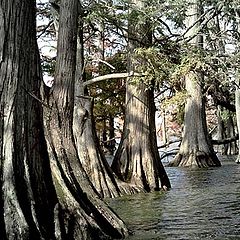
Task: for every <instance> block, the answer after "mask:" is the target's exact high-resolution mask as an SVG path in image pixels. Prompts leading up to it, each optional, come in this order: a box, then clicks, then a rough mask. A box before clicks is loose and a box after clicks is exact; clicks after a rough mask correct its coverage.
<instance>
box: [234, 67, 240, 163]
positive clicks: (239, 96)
mask: <svg viewBox="0 0 240 240" xmlns="http://www.w3.org/2000/svg"><path fill="white" fill-rule="evenodd" d="M239 79H240V76H239V71H237V76H236V90H235V107H236V119H237V129H238V156H237V159H236V163H240V140H239V133H240V88H239V82H240V81H239Z"/></svg>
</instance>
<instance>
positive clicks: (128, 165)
mask: <svg viewBox="0 0 240 240" xmlns="http://www.w3.org/2000/svg"><path fill="white" fill-rule="evenodd" d="M132 3H133V4H135V5H136V6H137V7H139V8H140V9H141V8H144V4H143V2H142V1H135V0H134V1H132ZM129 38H130V39H135V41H130V48H129V50H130V54H132V53H133V50H134V49H135V48H137V47H149V46H151V30H150V28H149V26H148V25H147V24H144V25H143V24H139V22H138V21H136V19H134V17H132V19H131V20H130V22H129ZM141 41H142V43H141V44H139V42H141ZM131 57H132V56H131V55H130V58H129V62H130V65H129V72H132V71H133V72H134V71H135V69H137V66H133V59H131ZM135 60H136V59H135ZM136 62H137V60H136ZM140 64H144V63H140ZM131 80H132V79H131V78H128V80H127V85H126V112H125V122H124V129H123V136H122V140H121V143H120V146H119V148H118V150H117V152H116V155H115V157H114V160H113V163H112V169H113V171H114V172H115V173H116V175H117V176H118V177H119V178H120V179H122V180H123V181H127V182H129V183H131V184H134V185H136V186H137V187H138V188H140V189H142V190H143V191H151V190H153V189H154V190H159V189H160V188H161V187H162V188H164V189H166V188H170V182H169V179H168V177H167V174H166V172H165V169H164V167H163V165H162V163H161V160H160V157H159V153H158V150H157V140H156V128H155V104H154V95H153V88H152V87H151V88H149V89H146V88H147V86H146V84H144V83H143V82H142V80H141V79H139V83H135V84H134V83H132V82H131Z"/></svg>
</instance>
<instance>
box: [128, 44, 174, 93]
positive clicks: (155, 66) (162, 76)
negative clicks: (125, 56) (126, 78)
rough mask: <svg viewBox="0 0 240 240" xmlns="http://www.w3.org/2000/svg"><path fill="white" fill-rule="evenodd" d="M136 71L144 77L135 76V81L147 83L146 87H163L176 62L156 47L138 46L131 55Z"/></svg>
mask: <svg viewBox="0 0 240 240" xmlns="http://www.w3.org/2000/svg"><path fill="white" fill-rule="evenodd" d="M131 59H132V65H133V67H134V71H135V72H138V73H140V74H142V75H143V76H142V77H134V78H133V82H135V83H137V82H139V81H141V82H144V84H146V88H151V87H153V86H158V88H159V87H161V86H162V84H163V83H164V82H168V80H169V79H170V76H171V72H172V71H173V67H174V66H175V63H174V62H173V61H172V56H171V55H168V54H166V53H165V52H164V51H161V49H159V48H156V47H150V48H137V49H135V50H134V53H133V54H132V55H131Z"/></svg>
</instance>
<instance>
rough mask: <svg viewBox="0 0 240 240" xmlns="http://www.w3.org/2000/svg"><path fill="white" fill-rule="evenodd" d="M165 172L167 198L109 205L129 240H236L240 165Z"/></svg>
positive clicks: (135, 198)
mask: <svg viewBox="0 0 240 240" xmlns="http://www.w3.org/2000/svg"><path fill="white" fill-rule="evenodd" d="M166 171H167V172H168V176H169V178H170V180H171V184H172V189H171V190H170V191H169V192H167V193H151V194H137V195H134V196H127V197H123V198H118V199H113V200H111V202H110V205H111V206H112V207H113V208H114V209H115V211H116V212H117V213H118V214H119V215H120V216H121V217H122V218H123V219H124V220H125V222H126V223H127V224H128V226H129V228H130V230H131V231H132V233H133V235H132V236H130V237H129V238H128V239H129V240H133V239H134V240H140V239H143V240H148V239H159V240H161V239H164V240H172V239H176V240H188V239H189V240H190V239H191V240H193V239H203V240H204V239H216V240H225V239H232V240H237V239H239V240H240V204H239V203H240V201H239V200H240V191H239V190H240V189H239V188H240V165H237V164H236V163H234V162H233V161H224V162H223V166H222V167H220V168H210V169H195V170H190V169H183V168H166Z"/></svg>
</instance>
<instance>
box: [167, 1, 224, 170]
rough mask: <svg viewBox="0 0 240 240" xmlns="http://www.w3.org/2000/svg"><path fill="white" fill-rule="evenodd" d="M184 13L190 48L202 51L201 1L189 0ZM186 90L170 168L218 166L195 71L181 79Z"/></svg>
mask: <svg viewBox="0 0 240 240" xmlns="http://www.w3.org/2000/svg"><path fill="white" fill-rule="evenodd" d="M190 3H191V5H190V6H189V9H188V11H187V16H188V17H187V21H186V25H187V27H188V28H189V29H191V30H189V32H188V37H189V39H191V40H190V44H192V45H193V46H194V47H197V48H202V45H203V37H202V35H201V33H200V32H199V29H200V24H201V21H199V17H200V15H201V5H200V3H201V1H199V0H192V1H190ZM185 81H186V90H187V93H188V95H189V97H188V99H187V103H186V106H185V116H184V130H183V138H182V142H181V146H180V150H179V153H178V154H177V155H176V157H175V158H174V160H173V161H172V162H171V163H170V164H169V165H170V166H184V167H207V166H220V165H221V164H220V161H219V160H218V158H217V156H216V154H215V153H214V151H213V147H212V144H211V141H210V139H209V135H208V131H207V124H206V116H205V102H204V98H203V96H202V92H201V91H202V85H203V74H202V73H201V72H200V71H199V72H197V71H190V72H189V73H188V74H187V75H186V76H185Z"/></svg>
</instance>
